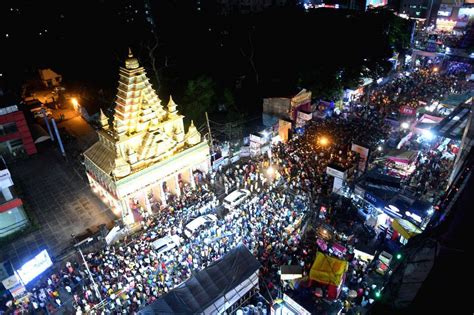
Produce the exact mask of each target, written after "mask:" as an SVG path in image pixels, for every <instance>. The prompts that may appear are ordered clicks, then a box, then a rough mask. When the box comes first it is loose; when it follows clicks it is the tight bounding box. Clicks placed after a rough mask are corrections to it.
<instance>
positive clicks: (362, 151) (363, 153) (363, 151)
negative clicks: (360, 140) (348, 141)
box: [351, 143, 369, 172]
mask: <svg viewBox="0 0 474 315" xmlns="http://www.w3.org/2000/svg"><path fill="white" fill-rule="evenodd" d="M351 151H354V152H357V153H359V155H360V161H359V170H360V171H362V172H363V171H365V166H366V164H367V158H368V157H369V149H367V148H365V147H363V146H360V145H358V144H355V143H353V144H352V148H351Z"/></svg>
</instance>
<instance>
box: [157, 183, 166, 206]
mask: <svg viewBox="0 0 474 315" xmlns="http://www.w3.org/2000/svg"><path fill="white" fill-rule="evenodd" d="M164 182H165V180H161V181H160V185H159V186H160V187H159V190H160V198H161V203H162V204H163V205H166V204H167V202H166V194H165V191H164V190H163V183H164Z"/></svg>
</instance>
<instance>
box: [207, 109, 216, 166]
mask: <svg viewBox="0 0 474 315" xmlns="http://www.w3.org/2000/svg"><path fill="white" fill-rule="evenodd" d="M205 114H206V123H207V129H208V131H209V143H210V145H211V157H212V156H214V142H213V140H212V133H211V125H210V124H209V116H208V115H207V112H205Z"/></svg>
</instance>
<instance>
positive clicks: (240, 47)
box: [2, 0, 410, 119]
mask: <svg viewBox="0 0 474 315" xmlns="http://www.w3.org/2000/svg"><path fill="white" fill-rule="evenodd" d="M18 3H20V4H19V6H21V7H22V10H23V12H24V13H25V14H23V15H21V17H14V16H13V17H11V19H10V20H7V22H8V23H7V24H8V30H11V36H10V38H8V42H5V45H3V42H2V47H7V48H8V49H7V51H6V54H7V56H6V57H5V58H3V59H2V61H7V62H6V63H5V65H2V67H3V68H2V69H4V70H2V71H4V75H3V80H4V82H9V84H10V85H13V84H16V83H17V82H21V81H22V80H24V79H25V77H26V76H27V75H28V74H34V73H35V69H37V68H38V67H51V68H52V69H55V70H57V71H58V72H60V73H62V74H63V76H64V79H65V81H66V82H69V83H71V82H72V83H73V82H77V83H78V85H80V86H82V87H84V88H85V89H89V90H90V94H91V95H94V94H95V92H94V91H98V90H102V91H105V92H104V93H102V95H111V96H112V97H111V99H110V100H109V101H110V103H111V104H112V101H113V95H114V94H115V92H116V88H117V79H118V66H119V65H122V63H123V60H124V59H125V57H126V54H127V49H128V47H131V48H132V49H133V51H134V54H135V55H136V56H137V57H138V58H139V60H140V62H141V63H142V64H143V65H144V66H145V67H146V69H147V72H148V74H149V77H150V79H151V81H152V83H153V84H154V85H155V86H157V85H158V84H159V92H160V94H161V95H162V98H166V97H167V95H169V94H172V95H173V97H175V99H176V100H178V101H179V102H182V103H183V104H178V105H182V106H183V107H184V108H186V111H188V110H189V112H185V113H184V114H185V115H187V116H189V117H196V119H197V117H198V116H199V115H202V113H203V112H204V111H215V110H216V109H217V108H218V107H217V103H225V102H229V104H230V106H226V108H227V109H228V110H230V111H232V112H231V113H230V114H229V115H228V117H229V119H230V118H232V117H235V116H239V117H240V115H242V114H244V115H255V114H258V113H259V111H261V106H260V104H261V99H262V97H268V96H289V95H291V94H292V93H294V92H295V91H296V90H297V89H298V88H303V87H304V88H308V89H310V90H311V91H312V92H313V96H314V97H315V98H323V99H337V98H338V97H339V96H340V95H341V91H342V89H343V88H345V87H355V86H357V85H358V84H359V82H360V79H361V77H363V76H368V77H372V78H378V77H381V76H383V75H384V74H386V73H387V71H388V70H389V69H390V63H389V62H388V58H390V57H392V56H393V54H394V51H400V52H403V51H404V50H405V49H406V48H407V47H408V44H409V38H410V27H409V25H408V24H407V23H408V22H407V21H405V20H403V19H401V18H398V17H396V16H395V15H394V14H393V13H392V12H390V11H387V10H383V9H382V10H380V9H376V10H369V11H368V12H356V11H346V10H332V9H317V10H313V11H310V12H304V11H303V10H300V9H297V8H285V9H280V10H270V11H266V12H263V13H260V14H255V15H240V16H239V15H234V16H225V17H223V16H216V15H212V14H207V15H206V14H204V13H198V12H196V11H195V10H193V9H192V8H191V7H189V6H187V5H186V3H187V1H171V0H163V1H161V0H160V1H153V2H152V1H144V2H141V1H137V2H136V3H135V5H137V6H138V7H137V12H138V13H136V14H135V13H134V12H135V11H133V12H132V13H130V12H128V13H127V12H124V7H125V5H124V4H125V3H129V2H128V1H124V0H117V1H103V0H102V1H101V0H93V1H92V3H89V4H88V5H87V6H86V5H83V4H82V2H81V3H80V2H74V1H72V2H71V3H70V2H68V3H67V5H66V3H65V2H63V1H59V0H57V1H52V4H54V5H52V6H51V7H50V6H48V7H46V6H45V5H44V4H39V3H36V2H31V1H19V2H18ZM92 4H94V5H93V9H92ZM143 5H145V6H146V7H140V6H143ZM145 10H146V11H148V12H149V14H148V15H145V13H144V12H145ZM132 18H133V20H131V19H132ZM127 19H128V20H129V21H128V22H127V21H126V20H127ZM45 21H47V23H46V24H47V25H48V26H47V27H48V28H49V31H48V33H47V34H43V35H42V36H38V34H37V32H38V30H37V29H36V27H31V26H32V25H46V24H45ZM38 27H39V26H38ZM42 27H43V26H42ZM45 27H46V26H45ZM4 40H5V39H3V41H4ZM155 46H156V47H155ZM150 56H152V57H153V58H151V57H150ZM6 78H8V81H7V79H6ZM203 78H205V79H203ZM209 82H212V84H211V83H209ZM200 89H202V90H200ZM211 90H212V91H211ZM224 91H226V92H225V93H224ZM209 95H212V97H210V96H209ZM192 96H193V97H194V98H193V97H192ZM197 100H203V101H205V103H203V104H200V103H199V102H198V101H197ZM209 100H210V101H211V102H214V104H209V103H208V101H209ZM230 100H231V101H230Z"/></svg>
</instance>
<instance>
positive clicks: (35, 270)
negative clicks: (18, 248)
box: [17, 250, 53, 285]
mask: <svg viewBox="0 0 474 315" xmlns="http://www.w3.org/2000/svg"><path fill="white" fill-rule="evenodd" d="M52 265H53V262H52V261H51V258H50V257H49V255H48V252H47V251H46V250H43V251H41V253H39V254H38V255H36V256H35V258H33V259H32V260H30V261H28V262H27V263H26V264H24V265H23V266H21V268H20V269H18V270H17V272H18V275H19V276H20V279H21V281H22V282H23V283H24V284H25V285H26V284H28V283H29V282H30V281H31V280H33V279H34V278H36V277H37V276H39V275H40V274H41V273H43V272H44V271H45V270H46V269H48V268H49V267H51V266H52Z"/></svg>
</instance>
